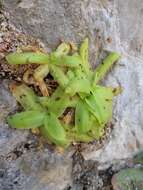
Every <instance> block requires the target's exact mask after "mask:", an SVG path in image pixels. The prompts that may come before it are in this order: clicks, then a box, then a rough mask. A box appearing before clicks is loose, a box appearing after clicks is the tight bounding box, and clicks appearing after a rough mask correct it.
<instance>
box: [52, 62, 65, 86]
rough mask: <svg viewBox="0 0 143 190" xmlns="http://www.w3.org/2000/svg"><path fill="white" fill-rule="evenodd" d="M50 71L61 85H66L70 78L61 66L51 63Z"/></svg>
mask: <svg viewBox="0 0 143 190" xmlns="http://www.w3.org/2000/svg"><path fill="white" fill-rule="evenodd" d="M49 69H50V73H51V74H52V76H53V77H54V79H55V80H57V82H58V83H59V85H60V86H62V87H65V86H66V85H67V84H68V82H69V80H68V77H67V76H66V75H65V73H64V72H63V70H61V69H60V68H59V67H57V66H56V65H52V64H51V65H49Z"/></svg>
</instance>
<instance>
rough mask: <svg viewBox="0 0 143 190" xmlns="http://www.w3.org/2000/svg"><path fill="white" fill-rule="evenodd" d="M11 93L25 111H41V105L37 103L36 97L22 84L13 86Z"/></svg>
mask: <svg viewBox="0 0 143 190" xmlns="http://www.w3.org/2000/svg"><path fill="white" fill-rule="evenodd" d="M12 93H13V96H14V97H15V98H16V100H17V101H18V102H19V103H20V104H21V106H22V107H23V108H24V109H25V110H43V108H42V107H41V105H40V104H39V103H38V97H37V96H36V94H35V93H34V91H33V90H32V89H31V88H29V87H28V86H26V85H24V84H22V85H20V86H15V87H14V88H13V90H12Z"/></svg>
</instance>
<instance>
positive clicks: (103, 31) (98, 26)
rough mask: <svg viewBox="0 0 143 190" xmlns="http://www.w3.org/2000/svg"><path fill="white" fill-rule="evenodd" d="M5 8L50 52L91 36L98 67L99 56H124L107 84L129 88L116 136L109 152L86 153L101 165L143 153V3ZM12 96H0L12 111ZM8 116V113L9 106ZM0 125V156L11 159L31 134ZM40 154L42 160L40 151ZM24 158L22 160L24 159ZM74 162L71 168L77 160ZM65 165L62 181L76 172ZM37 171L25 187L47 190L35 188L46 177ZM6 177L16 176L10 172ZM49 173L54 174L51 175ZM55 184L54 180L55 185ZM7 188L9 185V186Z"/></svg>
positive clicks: (66, 0) (121, 100)
mask: <svg viewBox="0 0 143 190" xmlns="http://www.w3.org/2000/svg"><path fill="white" fill-rule="evenodd" d="M2 4H3V6H4V9H5V10H6V11H7V12H8V13H9V19H10V22H11V23H13V24H14V25H15V26H16V27H17V28H19V29H21V30H22V31H24V32H26V33H27V34H29V35H32V36H34V37H36V38H40V39H41V40H42V41H43V42H44V43H45V45H46V46H47V47H48V48H53V47H55V45H57V44H58V43H59V41H60V40H61V39H64V40H73V41H75V42H77V43H79V42H80V41H81V40H82V39H83V38H84V37H85V36H88V37H89V39H90V59H91V61H92V63H93V64H98V61H97V58H100V56H99V53H100V52H101V51H102V50H103V49H104V50H114V51H119V52H121V53H122V60H121V61H120V63H118V64H117V65H116V67H114V68H113V70H112V71H111V72H110V74H109V75H108V77H107V78H106V79H105V81H104V83H105V84H106V85H112V86H117V85H121V86H122V87H123V89H124V91H123V93H122V94H121V95H120V96H118V97H117V98H116V99H115V103H114V117H113V123H114V129H113V132H112V134H111V136H110V139H109V140H108V142H107V143H106V144H105V145H104V147H103V148H101V149H99V150H98V151H96V150H95V148H94V146H91V148H89V147H88V149H86V150H84V152H83V155H84V158H85V159H87V160H89V159H90V160H97V161H99V162H100V163H107V164H110V163H113V162H115V163H116V162H118V161H119V160H120V159H124V158H127V157H131V156H132V155H133V154H134V153H135V152H136V151H138V150H141V149H142V148H143V138H142V136H143V101H142V97H143V82H142V79H143V63H142V57H143V36H142V33H143V31H142V30H143V29H142V28H143V21H142V20H143V19H142V18H143V1H142V0H138V1H135V0H132V1H131V0H126V1H124V0H44V1H43V0H31V1H28V0H2ZM0 89H2V90H1V92H0V95H1V94H2V93H3V90H5V87H4V88H0ZM7 93H8V94H9V92H5V93H4V94H7ZM6 97H8V98H7V99H4V100H3V99H2V100H1V96H0V101H1V102H2V103H3V102H6V104H7V103H8V104H7V106H8V108H7V109H8V110H9V111H11V110H13V108H14V106H15V105H14V104H11V101H10V100H11V98H12V97H9V96H8V95H7V96H5V98H6ZM9 98H10V99H9ZM4 104H5V103H4ZM0 109H1V108H0ZM4 110H5V109H4ZM2 113H5V111H3V108H2V111H1V114H2ZM7 113H8V112H6V115H7ZM1 114H0V117H2V118H4V116H5V115H3V114H2V116H1ZM0 126H2V127H1V128H0V136H2V138H0V153H1V152H2V154H5V155H6V154H7V153H9V152H10V151H11V150H12V149H14V147H16V146H17V143H21V142H22V141H25V140H26V138H27V135H28V134H27V132H24V133H21V132H19V131H14V130H11V129H8V126H7V125H6V124H5V123H4V121H3V119H1V123H0ZM1 134H2V135H1ZM19 135H20V136H21V138H20V139H18V136H19ZM1 139H3V140H1ZM14 139H16V141H15V140H14ZM4 145H5V147H6V148H4ZM32 154H33V157H35V153H26V155H24V156H27V157H26V158H28V159H30V160H31V161H32V156H31V155H32ZM36 154H38V155H40V156H41V154H40V153H36ZM49 155H50V154H49ZM19 159H20V160H21V159H22V157H20V158H19ZM19 159H18V160H16V162H14V165H17V164H18V163H19ZM48 159H50V158H48ZM56 159H57V157H56V155H55V160H56ZM65 159H66V158H65ZM61 160H62V158H61ZM61 160H60V161H59V162H58V165H57V166H56V165H54V163H53V168H54V169H55V168H58V169H59V168H61V166H62V164H63V161H61ZM55 162H56V161H55ZM61 162H62V164H61ZM56 163H57V162H56ZM11 164H12V163H11ZM32 164H33V162H32ZM32 164H31V165H32ZM68 164H69V165H70V164H71V161H69V163H68ZM14 165H11V166H10V167H9V166H6V167H8V170H7V169H6V171H9V170H12V167H15V166H14ZM55 166H56V167H55ZM63 167H64V168H65V170H64V172H63V177H61V180H63V181H64V176H70V170H69V169H67V168H68V166H67V167H66V166H65V164H63ZM102 167H103V165H102ZM37 168H38V167H37V166H35V170H33V171H34V172H33V175H31V176H32V177H30V179H29V178H28V179H27V180H28V181H26V178H25V183H26V184H27V185H29V186H27V187H26V188H27V189H28V190H31V189H32V188H33V187H34V188H38V189H42V190H47V189H46V188H45V187H44V185H43V184H44V183H45V182H40V183H39V185H40V184H41V186H37V187H35V186H34V185H33V186H32V183H33V181H32V180H33V179H34V183H35V184H37V180H40V179H41V178H40V177H39V175H38V172H37V173H36V172H35V171H38V169H37ZM58 169H57V170H58ZM42 172H43V170H42ZM53 172H55V174H53V176H54V175H56V170H55V171H53ZM40 173H41V172H40ZM57 173H58V172H57ZM36 174H37V175H36ZM6 175H10V174H9V173H7V174H6ZM15 175H16V174H15ZM22 175H24V174H22ZM35 175H36V177H35ZM48 175H49V176H50V175H52V174H51V173H49V174H48ZM56 177H57V176H56ZM47 178H49V177H47ZM47 178H46V182H47ZM53 178H54V177H53ZM54 179H55V178H54ZM30 180H31V181H30ZM52 180H53V179H52ZM57 180H58V177H57ZM42 181H44V179H42ZM63 181H62V182H61V181H60V182H59V184H60V186H59V187H58V188H57V186H55V184H54V187H52V186H48V187H47V188H48V189H50V190H51V189H52V188H53V189H54V188H55V189H56V188H57V189H58V190H59V188H60V187H62V188H63V186H62V183H64V182H63ZM69 182H70V177H69V178H68V180H67V181H66V182H65V183H64V185H65V186H66V185H67V184H68V183H69ZM52 183H54V182H53V181H52ZM5 184H9V183H8V182H6V183H5ZM49 184H50V183H49ZM30 185H31V186H30ZM42 185H43V186H42ZM3 187H4V185H3ZM17 188H18V187H16V188H15V189H17ZM34 188H33V190H34ZM44 188H45V189H44ZM11 189H12V188H11ZM15 189H14V190H15ZM38 189H37V190H38ZM2 190H4V189H2ZM7 190H8V188H7Z"/></svg>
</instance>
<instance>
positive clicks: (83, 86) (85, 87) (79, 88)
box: [65, 78, 91, 96]
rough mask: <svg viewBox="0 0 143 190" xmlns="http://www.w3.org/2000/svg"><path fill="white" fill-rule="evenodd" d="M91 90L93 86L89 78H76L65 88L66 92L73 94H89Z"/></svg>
mask: <svg viewBox="0 0 143 190" xmlns="http://www.w3.org/2000/svg"><path fill="white" fill-rule="evenodd" d="M90 90H91V86H90V81H89V80H87V79H77V78H75V79H73V80H71V81H70V82H69V83H68V85H67V87H66V88H65V93H67V94H69V95H71V96H73V95H75V94H76V93H80V92H82V93H86V94H89V93H90Z"/></svg>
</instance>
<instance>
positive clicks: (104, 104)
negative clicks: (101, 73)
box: [85, 86, 113, 126]
mask: <svg viewBox="0 0 143 190" xmlns="http://www.w3.org/2000/svg"><path fill="white" fill-rule="evenodd" d="M112 99H113V92H112V89H111V88H108V87H102V86H96V88H95V89H94V91H92V94H91V95H90V96H88V97H87V98H85V101H86V103H87V105H88V108H89V110H90V111H91V112H92V114H93V115H94V116H95V117H96V119H97V120H98V122H99V124H100V125H103V126H104V125H105V124H106V123H107V122H109V121H110V119H111V118H112Z"/></svg>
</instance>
